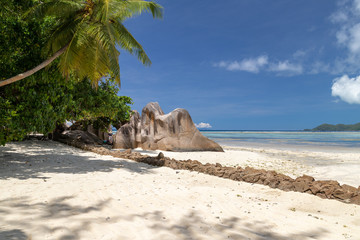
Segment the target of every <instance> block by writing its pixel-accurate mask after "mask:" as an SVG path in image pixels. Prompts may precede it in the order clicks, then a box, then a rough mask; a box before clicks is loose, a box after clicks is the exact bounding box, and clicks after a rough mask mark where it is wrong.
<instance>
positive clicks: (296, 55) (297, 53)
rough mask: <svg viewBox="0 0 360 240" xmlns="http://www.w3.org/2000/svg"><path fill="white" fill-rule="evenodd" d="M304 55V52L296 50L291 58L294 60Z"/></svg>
mask: <svg viewBox="0 0 360 240" xmlns="http://www.w3.org/2000/svg"><path fill="white" fill-rule="evenodd" d="M305 55H306V51H303V50H297V51H296V52H295V53H294V54H293V57H294V58H302V57H304V56H305Z"/></svg>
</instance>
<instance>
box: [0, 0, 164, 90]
mask: <svg viewBox="0 0 360 240" xmlns="http://www.w3.org/2000/svg"><path fill="white" fill-rule="evenodd" d="M161 10H162V9H161V6H159V5H158V4H156V3H154V2H147V1H141V0H44V1H43V2H41V3H39V4H36V5H35V7H34V8H33V11H31V12H30V13H29V14H28V15H29V16H30V17H31V16H35V17H37V18H41V19H44V20H45V21H46V20H49V19H50V20H51V21H52V23H53V26H52V28H51V32H50V33H49V36H50V38H49V39H48V43H47V45H46V51H45V53H46V56H49V57H50V56H52V57H50V59H48V60H47V61H45V62H44V63H43V64H41V66H37V67H36V68H35V69H33V70H30V71H29V72H27V73H24V74H23V75H20V76H19V75H18V76H15V77H14V78H11V79H8V80H6V81H4V82H3V83H1V82H0V85H1V84H7V83H11V82H13V81H17V80H20V79H22V78H23V77H26V76H28V75H29V74H33V73H34V72H36V71H38V70H40V69H41V68H43V67H45V66H46V65H48V64H50V63H51V62H52V61H53V60H54V59H56V57H58V56H60V61H59V62H58V66H59V70H60V72H61V73H62V74H63V76H66V77H69V75H70V74H71V73H72V74H76V76H77V77H79V78H80V79H82V78H84V77H87V78H88V79H90V80H91V81H92V83H93V84H94V85H95V86H96V85H97V83H98V82H99V81H100V79H101V78H102V77H104V76H107V75H108V74H110V75H111V76H112V77H113V78H114V79H115V81H116V82H117V83H119V84H120V68H119V61H118V59H119V55H120V52H119V51H118V49H117V46H119V47H121V48H122V49H124V50H126V51H128V52H129V53H131V54H134V55H135V56H137V57H138V59H139V60H140V61H141V62H142V63H143V64H145V65H149V64H150V63H151V62H150V59H149V58H148V56H147V55H146V53H145V51H144V49H143V48H142V46H141V45H140V44H139V43H138V42H137V41H136V39H135V38H134V37H133V36H132V35H131V34H130V33H129V31H128V30H127V29H126V28H125V26H124V25H123V22H124V21H125V20H126V19H128V18H131V17H133V16H134V15H137V14H140V13H142V12H144V11H149V12H151V14H152V15H153V17H154V18H155V17H161V16H162V11H161Z"/></svg>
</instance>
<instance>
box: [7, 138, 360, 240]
mask: <svg viewBox="0 0 360 240" xmlns="http://www.w3.org/2000/svg"><path fill="white" fill-rule="evenodd" d="M0 151H1V152H0V153H1V154H0V158H4V159H5V163H6V164H5V165H4V164H3V165H0V170H1V171H0V186H1V188H2V192H3V194H2V196H1V197H0V202H1V203H2V204H1V205H0V210H1V211H2V212H5V213H6V214H5V215H4V216H3V217H2V218H1V219H0V226H1V228H0V239H1V237H3V238H4V239H6V238H5V237H6V236H11V234H13V236H18V238H19V236H23V238H20V239H27V237H28V238H29V237H31V238H32V239H34V240H35V239H61V237H65V236H67V237H68V238H69V237H72V238H73V239H89V238H91V239H144V238H148V239H224V238H228V239H244V238H249V239H265V238H261V237H260V238H259V236H266V237H267V239H307V238H312V237H314V236H316V238H317V239H355V240H356V239H357V237H358V236H360V229H359V228H358V226H359V224H360V206H358V205H354V204H345V203H342V202H339V201H334V200H328V199H321V198H319V197H316V196H313V195H310V194H304V193H298V192H285V191H281V190H278V189H273V188H270V187H268V186H264V185H259V184H251V183H246V182H237V181H232V180H229V179H224V178H219V177H215V176H210V175H206V174H202V173H198V172H190V171H187V170H174V169H171V168H164V167H160V168H159V167H156V166H150V165H147V164H144V163H141V162H140V163H139V162H133V161H130V160H125V159H123V158H114V157H112V156H108V155H99V154H95V153H93V152H88V151H82V150H80V149H77V148H73V147H69V146H67V145H64V144H61V143H58V142H53V141H44V142H43V141H36V140H34V141H27V142H21V143H11V144H8V145H7V146H6V147H5V148H2V149H0ZM198 154H202V153H201V152H200V153H198ZM254 154H255V155H257V154H258V153H254ZM24 223H27V224H24ZM139 226H142V227H141V228H139ZM15 230H16V231H15ZM4 236H5V237H4ZM44 236H46V237H44ZM149 236H150V237H149ZM311 236H312V237H311Z"/></svg>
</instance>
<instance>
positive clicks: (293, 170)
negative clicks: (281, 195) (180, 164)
mask: <svg viewBox="0 0 360 240" xmlns="http://www.w3.org/2000/svg"><path fill="white" fill-rule="evenodd" d="M223 148H224V150H225V152H166V151H161V152H163V153H164V155H165V156H166V157H170V158H175V159H177V160H187V159H192V160H198V161H200V162H202V163H207V162H209V163H221V164H222V165H224V166H231V167H234V166H241V167H246V166H249V167H254V168H257V169H266V170H275V171H277V172H279V173H283V174H286V175H288V176H290V177H293V178H296V177H299V176H302V175H303V174H307V175H311V176H313V177H314V178H315V179H316V180H337V181H339V183H340V184H348V185H351V186H354V187H358V186H359V185H360V150H359V151H358V152H354V151H352V152H346V153H344V152H343V149H341V150H339V151H336V149H335V148H334V149H332V152H315V151H309V150H307V151H304V150H279V149H269V148H249V147H247V148H240V147H226V146H223ZM136 151H138V152H141V153H144V154H148V155H151V156H156V155H157V154H159V152H160V151H143V150H141V149H136Z"/></svg>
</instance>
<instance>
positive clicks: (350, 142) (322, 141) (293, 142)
mask: <svg viewBox="0 0 360 240" xmlns="http://www.w3.org/2000/svg"><path fill="white" fill-rule="evenodd" d="M201 133H202V134H203V135H205V136H206V137H208V138H210V139H212V140H213V141H215V142H217V143H219V144H221V145H225V146H234V147H276V148H307V149H309V148H311V149H316V148H325V149H332V148H334V149H335V148H336V149H344V150H346V149H348V150H351V151H354V150H359V151H360V132H305V131H214V130H211V131H209V130H207V131H201Z"/></svg>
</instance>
